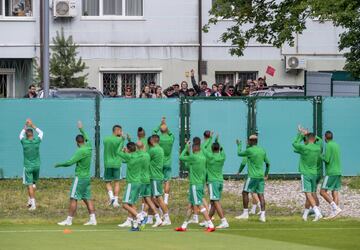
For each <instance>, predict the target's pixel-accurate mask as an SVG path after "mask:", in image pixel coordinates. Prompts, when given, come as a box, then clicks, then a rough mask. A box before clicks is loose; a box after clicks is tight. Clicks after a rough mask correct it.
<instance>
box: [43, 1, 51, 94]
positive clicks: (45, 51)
mask: <svg viewBox="0 0 360 250" xmlns="http://www.w3.org/2000/svg"><path fill="white" fill-rule="evenodd" d="M41 1H42V2H43V5H42V13H41V16H42V21H43V25H42V27H41V28H42V32H41V33H42V36H43V37H42V41H43V48H42V63H43V65H42V68H41V69H42V75H43V88H44V97H45V98H47V97H48V96H49V85H50V84H49V82H50V76H49V68H50V67H49V56H50V51H49V22H50V16H49V9H50V8H49V0H41Z"/></svg>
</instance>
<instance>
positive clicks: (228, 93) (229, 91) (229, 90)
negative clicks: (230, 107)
mask: <svg viewBox="0 0 360 250" xmlns="http://www.w3.org/2000/svg"><path fill="white" fill-rule="evenodd" d="M224 96H229V97H232V96H236V94H235V87H234V86H232V85H229V86H228V87H227V89H226V91H225V95H224Z"/></svg>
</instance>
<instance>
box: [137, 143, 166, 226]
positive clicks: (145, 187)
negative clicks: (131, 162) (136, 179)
mask: <svg viewBox="0 0 360 250" xmlns="http://www.w3.org/2000/svg"><path fill="white" fill-rule="evenodd" d="M136 146H137V149H138V153H139V155H140V156H142V157H143V160H142V162H141V163H142V164H141V179H140V180H141V190H140V197H141V198H142V199H143V202H144V203H145V204H146V205H147V207H149V208H150V209H151V211H152V212H154V216H155V219H156V221H155V224H154V225H153V226H152V227H158V226H160V225H161V224H162V220H161V218H160V215H159V212H158V210H157V208H156V206H155V204H154V203H153V201H152V199H151V184H150V160H151V159H150V155H149V154H148V153H147V152H146V149H145V145H144V144H143V143H142V142H141V141H138V142H137V143H136ZM143 216H144V217H145V218H146V217H147V216H148V214H147V212H146V211H145V209H143Z"/></svg>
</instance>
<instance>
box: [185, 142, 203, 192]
mask: <svg viewBox="0 0 360 250" xmlns="http://www.w3.org/2000/svg"><path fill="white" fill-rule="evenodd" d="M188 150H189V145H188V144H186V146H185V148H184V150H183V151H182V153H181V155H180V160H181V161H183V162H184V163H185V167H186V168H187V169H188V170H189V179H190V185H203V184H204V183H205V175H206V157H205V155H204V154H203V153H201V152H197V153H195V154H193V153H191V154H189V153H188Z"/></svg>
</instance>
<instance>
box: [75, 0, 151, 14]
mask: <svg viewBox="0 0 360 250" xmlns="http://www.w3.org/2000/svg"><path fill="white" fill-rule="evenodd" d="M143 9H144V6H143V0H82V15H83V16H101V17H106V16H118V17H125V16H135V17H139V16H143V12H144V11H143Z"/></svg>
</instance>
